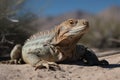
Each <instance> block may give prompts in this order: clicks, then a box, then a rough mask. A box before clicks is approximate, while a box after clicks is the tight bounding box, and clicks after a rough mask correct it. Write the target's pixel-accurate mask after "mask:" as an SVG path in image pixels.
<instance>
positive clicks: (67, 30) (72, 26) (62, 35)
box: [57, 19, 89, 44]
mask: <svg viewBox="0 0 120 80" xmlns="http://www.w3.org/2000/svg"><path fill="white" fill-rule="evenodd" d="M88 28H89V23H88V21H87V20H85V19H68V20H66V21H64V22H63V23H62V24H60V25H59V27H58V39H57V40H58V43H62V44H63V43H69V42H70V43H71V42H77V41H79V39H80V38H81V36H83V34H85V33H86V32H87V31H88Z"/></svg>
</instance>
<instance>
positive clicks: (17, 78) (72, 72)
mask: <svg viewBox="0 0 120 80" xmlns="http://www.w3.org/2000/svg"><path fill="white" fill-rule="evenodd" d="M102 59H107V60H108V61H109V63H110V65H109V66H104V68H103V67H99V66H82V65H77V64H71V65H70V64H60V67H61V68H62V69H63V71H60V70H57V71H52V70H50V71H48V70H46V69H39V70H37V71H35V70H34V68H33V67H32V66H30V65H29V64H23V65H7V64H0V80H120V54H117V55H112V56H107V57H103V58H102Z"/></svg>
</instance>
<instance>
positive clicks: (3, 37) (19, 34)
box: [0, 0, 120, 59]
mask: <svg viewBox="0 0 120 80" xmlns="http://www.w3.org/2000/svg"><path fill="white" fill-rule="evenodd" d="M30 1H31V0H0V59H1V58H2V57H5V56H9V53H10V51H11V49H12V48H13V46H14V45H15V44H18V43H20V44H24V41H25V40H26V39H27V38H28V37H29V36H30V35H31V34H34V33H36V32H38V31H42V30H46V29H51V28H53V27H54V26H55V25H57V24H59V23H61V22H63V21H64V20H66V19H69V18H78V19H79V18H86V19H88V21H89V23H90V29H89V32H88V33H87V34H86V35H85V36H84V37H83V38H82V39H81V40H80V43H82V44H84V45H86V46H89V47H96V48H99V49H103V48H119V47H120V6H110V7H108V8H106V9H104V10H103V11H101V12H100V13H97V14H93V13H91V12H88V11H83V10H72V11H66V12H63V13H61V14H59V15H47V16H46V15H43V14H42V13H43V12H44V11H47V10H48V9H49V6H51V5H50V4H51V3H52V2H53V0H45V1H44V2H42V0H38V2H40V1H41V2H40V5H39V11H38V13H37V14H36V13H35V12H34V10H26V4H27V3H28V2H30ZM33 2H34V1H33ZM52 5H54V4H52ZM55 5H56V4H55ZM74 5H75V4H74ZM74 5H73V6H74ZM32 6H33V7H34V6H35V5H32ZM61 8H62V7H61ZM53 12H54V11H53ZM38 14H39V15H38Z"/></svg>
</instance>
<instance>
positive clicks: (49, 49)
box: [15, 19, 102, 69]
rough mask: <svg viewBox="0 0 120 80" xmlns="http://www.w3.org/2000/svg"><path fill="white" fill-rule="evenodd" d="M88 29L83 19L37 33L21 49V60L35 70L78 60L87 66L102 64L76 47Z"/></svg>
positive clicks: (90, 53) (84, 50)
mask: <svg viewBox="0 0 120 80" xmlns="http://www.w3.org/2000/svg"><path fill="white" fill-rule="evenodd" d="M88 28H89V23H88V21H87V20H85V19H81V20H79V19H68V20H66V21H64V22H63V23H61V24H60V25H58V26H56V28H55V29H53V30H51V31H46V32H40V33H37V34H35V35H33V36H31V37H30V38H29V39H28V40H27V41H26V42H25V44H24V46H23V47H22V58H23V60H24V62H25V63H28V64H31V65H32V66H35V67H36V69H37V68H41V67H44V66H45V67H46V68H49V67H56V66H57V67H58V65H57V64H56V63H55V62H61V61H76V60H79V59H82V60H85V62H87V63H88V64H89V65H98V64H102V63H101V61H99V60H98V58H97V56H96V55H95V54H94V53H92V52H90V51H89V50H87V48H85V47H84V46H82V45H77V43H78V41H79V40H80V38H81V37H82V36H83V35H84V34H85V33H86V32H87V31H88ZM15 54H16V53H15ZM89 55H92V57H91V56H89ZM92 58H93V59H92Z"/></svg>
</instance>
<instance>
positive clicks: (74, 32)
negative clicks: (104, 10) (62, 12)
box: [65, 26, 86, 36]
mask: <svg viewBox="0 0 120 80" xmlns="http://www.w3.org/2000/svg"><path fill="white" fill-rule="evenodd" d="M85 32H86V26H78V27H74V28H72V29H71V30H69V31H68V32H67V33H66V34H65V36H75V35H78V34H83V33H85Z"/></svg>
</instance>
